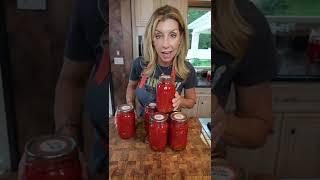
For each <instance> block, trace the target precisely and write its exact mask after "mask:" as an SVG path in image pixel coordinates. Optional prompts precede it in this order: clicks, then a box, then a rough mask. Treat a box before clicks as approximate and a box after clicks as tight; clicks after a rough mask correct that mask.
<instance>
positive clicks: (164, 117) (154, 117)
mask: <svg viewBox="0 0 320 180" xmlns="http://www.w3.org/2000/svg"><path fill="white" fill-rule="evenodd" d="M167 119H168V115H166V114H165V113H161V112H156V113H154V114H153V115H152V116H151V121H157V122H163V121H166V120H167Z"/></svg>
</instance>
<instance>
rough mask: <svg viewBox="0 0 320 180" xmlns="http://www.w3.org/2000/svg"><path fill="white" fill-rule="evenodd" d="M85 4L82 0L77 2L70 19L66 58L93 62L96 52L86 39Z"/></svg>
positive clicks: (65, 51)
mask: <svg viewBox="0 0 320 180" xmlns="http://www.w3.org/2000/svg"><path fill="white" fill-rule="evenodd" d="M85 6H86V5H85V4H84V2H82V0H76V1H75V2H74V4H73V12H72V16H71V19H70V27H69V32H68V36H67V40H66V45H65V50H64V56H65V57H67V58H68V59H70V60H72V61H79V62H85V61H93V60H95V55H94V51H93V50H92V48H91V46H90V43H89V42H88V40H87V39H86V37H87V36H86V33H85V30H84V24H83V23H84V19H85V17H84V16H85V13H86V9H85Z"/></svg>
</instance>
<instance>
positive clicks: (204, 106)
mask: <svg viewBox="0 0 320 180" xmlns="http://www.w3.org/2000/svg"><path fill="white" fill-rule="evenodd" d="M198 117H201V118H210V117H211V95H200V96H199V97H198Z"/></svg>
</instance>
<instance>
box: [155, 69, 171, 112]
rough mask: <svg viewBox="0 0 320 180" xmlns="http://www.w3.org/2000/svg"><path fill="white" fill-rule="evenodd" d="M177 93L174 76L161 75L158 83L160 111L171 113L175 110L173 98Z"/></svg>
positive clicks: (157, 97) (158, 107)
mask: <svg viewBox="0 0 320 180" xmlns="http://www.w3.org/2000/svg"><path fill="white" fill-rule="evenodd" d="M175 93H176V86H175V83H174V81H173V78H172V77H171V76H169V75H161V76H160V81H159V83H158V85H157V96H156V101H157V109H158V111H159V112H163V113H170V112H171V111H173V106H172V99H173V98H174V95H175Z"/></svg>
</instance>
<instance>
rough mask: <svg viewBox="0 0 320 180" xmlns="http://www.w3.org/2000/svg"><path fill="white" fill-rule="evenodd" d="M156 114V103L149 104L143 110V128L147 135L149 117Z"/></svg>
mask: <svg viewBox="0 0 320 180" xmlns="http://www.w3.org/2000/svg"><path fill="white" fill-rule="evenodd" d="M155 112H157V105H156V103H149V104H148V105H147V106H146V107H145V108H144V128H145V130H146V132H147V134H148V133H149V125H150V117H151V116H152V114H154V113H155Z"/></svg>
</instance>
